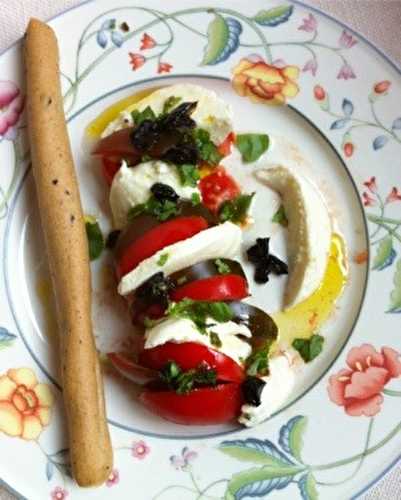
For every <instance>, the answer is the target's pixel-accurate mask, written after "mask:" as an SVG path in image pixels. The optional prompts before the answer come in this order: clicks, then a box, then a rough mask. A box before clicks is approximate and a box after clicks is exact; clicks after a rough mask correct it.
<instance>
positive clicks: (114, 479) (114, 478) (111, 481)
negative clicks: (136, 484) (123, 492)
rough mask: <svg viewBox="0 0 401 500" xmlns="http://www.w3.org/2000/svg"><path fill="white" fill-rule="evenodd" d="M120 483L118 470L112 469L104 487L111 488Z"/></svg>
mask: <svg viewBox="0 0 401 500" xmlns="http://www.w3.org/2000/svg"><path fill="white" fill-rule="evenodd" d="M119 481H120V473H119V472H118V469H113V470H112V472H111V474H110V476H109V478H108V479H107V481H106V486H107V487H108V488H111V487H112V486H114V485H116V484H118V483H119Z"/></svg>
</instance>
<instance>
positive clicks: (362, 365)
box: [327, 344, 401, 417]
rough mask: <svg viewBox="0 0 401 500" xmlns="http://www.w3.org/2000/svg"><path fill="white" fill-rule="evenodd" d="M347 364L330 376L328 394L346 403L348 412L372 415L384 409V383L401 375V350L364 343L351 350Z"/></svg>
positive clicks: (336, 400)
mask: <svg viewBox="0 0 401 500" xmlns="http://www.w3.org/2000/svg"><path fill="white" fill-rule="evenodd" d="M347 365H348V368H345V369H342V370H340V371H339V372H338V373H337V374H336V375H332V376H331V377H330V378H329V385H328V388H327V391H328V393H329V397H330V399H331V401H333V403H335V404H336V405H338V406H343V407H344V410H345V413H347V415H351V416H361V415H365V416H367V417H373V416H374V415H376V414H377V413H379V411H380V409H381V404H382V402H383V396H382V394H381V392H382V390H383V389H384V386H385V385H386V384H387V383H388V382H389V381H390V380H391V379H392V378H398V377H400V376H401V361H400V353H399V352H397V351H395V350H394V349H392V348H391V347H382V349H381V352H378V351H376V349H375V348H374V347H373V346H372V345H370V344H363V345H361V346H360V347H353V348H352V349H351V350H350V352H349V353H348V356H347Z"/></svg>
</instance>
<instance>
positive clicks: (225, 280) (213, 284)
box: [171, 274, 249, 302]
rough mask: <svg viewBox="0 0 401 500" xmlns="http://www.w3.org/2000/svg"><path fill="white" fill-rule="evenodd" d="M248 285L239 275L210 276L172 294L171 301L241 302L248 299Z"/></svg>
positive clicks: (184, 286)
mask: <svg viewBox="0 0 401 500" xmlns="http://www.w3.org/2000/svg"><path fill="white" fill-rule="evenodd" d="M248 295H249V294H248V283H247V281H246V279H244V278H243V277H242V276H238V275H237V274H226V275H218V276H210V277H209V278H204V279H201V280H196V281H192V282H191V283H188V284H186V285H183V286H180V287H179V288H177V289H176V290H173V291H172V292H171V299H172V300H173V301H174V302H179V301H180V300H182V299H185V298H186V299H193V300H241V299H244V298H245V297H247V296H248Z"/></svg>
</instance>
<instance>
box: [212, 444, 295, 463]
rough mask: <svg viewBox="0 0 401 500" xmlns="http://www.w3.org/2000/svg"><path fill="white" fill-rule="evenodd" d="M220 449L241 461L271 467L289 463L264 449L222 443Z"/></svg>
mask: <svg viewBox="0 0 401 500" xmlns="http://www.w3.org/2000/svg"><path fill="white" fill-rule="evenodd" d="M219 449H220V451H222V452H223V453H224V454H226V455H229V456H230V457H232V458H236V459H237V460H240V461H241V462H253V463H255V464H263V465H269V466H271V467H286V466H288V464H287V463H285V462H282V461H281V460H279V459H277V458H275V457H273V456H272V455H267V454H266V453H265V452H264V451H262V450H257V449H251V448H242V447H240V446H227V447H226V446H224V445H220V447H219Z"/></svg>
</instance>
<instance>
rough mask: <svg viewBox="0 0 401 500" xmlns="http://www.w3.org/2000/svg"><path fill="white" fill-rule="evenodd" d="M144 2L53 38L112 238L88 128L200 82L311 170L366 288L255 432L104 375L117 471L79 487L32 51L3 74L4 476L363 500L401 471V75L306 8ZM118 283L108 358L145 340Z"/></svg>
mask: <svg viewBox="0 0 401 500" xmlns="http://www.w3.org/2000/svg"><path fill="white" fill-rule="evenodd" d="M135 3H136V6H134V5H129V6H127V2H123V1H122V0H115V1H114V2H113V8H110V2H108V1H106V0H98V1H90V2H87V3H84V4H82V5H81V6H79V7H77V8H75V9H72V10H70V11H68V12H66V13H64V14H62V15H60V16H58V17H57V18H55V19H54V20H53V21H51V23H50V24H51V25H52V26H53V28H54V29H55V31H56V33H57V36H58V39H59V43H60V51H61V69H62V84H63V88H64V100H65V110H66V113H67V117H68V124H69V131H70V135H71V140H72V144H73V150H74V155H75V161H76V165H77V168H78V174H79V179H80V185H81V189H82V198H83V204H84V207H85V211H86V213H91V214H96V215H99V217H100V218H101V223H102V226H103V227H106V225H107V216H106V215H107V207H105V205H106V202H105V191H104V187H102V185H101V181H100V180H99V179H98V176H97V175H96V172H95V169H94V168H93V165H91V162H90V159H89V157H88V151H87V148H86V146H85V144H84V143H83V136H84V131H85V127H86V126H87V125H88V123H90V122H91V120H93V119H94V118H95V117H96V116H97V115H98V114H99V113H100V112H101V111H102V110H103V109H104V108H106V107H107V106H109V105H110V104H112V103H113V102H115V101H117V100H119V99H121V98H125V97H127V96H129V95H130V94H132V93H135V92H137V91H139V90H141V89H144V88H146V87H149V86H152V85H153V86H157V85H160V84H166V83H174V82H177V81H193V82H198V83H200V84H202V85H205V86H206V87H209V88H212V89H214V90H216V91H218V92H219V94H220V95H222V96H223V97H224V98H225V99H227V101H229V102H231V103H232V105H233V107H234V110H235V115H236V126H238V127H242V128H248V129H249V128H253V129H257V130H261V129H263V130H266V131H268V132H269V133H273V135H275V136H277V137H279V136H280V137H283V138H284V139H283V140H288V144H290V145H289V146H288V148H287V154H286V158H285V159H284V160H285V161H286V162H288V163H291V162H292V163H294V164H296V165H297V166H298V167H299V168H303V169H305V170H307V171H308V172H310V174H311V175H313V176H314V178H315V179H316V181H317V182H318V184H319V186H320V187H321V189H322V190H323V191H324V193H325V194H326V196H327V197H328V198H329V200H330V201H331V202H332V204H333V206H335V207H336V215H337V219H338V221H339V224H340V226H341V230H342V231H343V234H344V236H345V239H346V241H347V246H348V256H349V263H350V279H349V284H348V286H347V288H346V290H345V293H344V295H343V297H342V299H341V301H340V303H339V305H338V308H337V309H336V311H335V314H334V315H333V317H332V318H331V319H330V321H328V322H327V323H326V324H325V325H324V328H323V333H324V334H325V335H326V341H327V344H326V348H325V350H324V353H323V354H322V355H321V356H320V357H319V358H318V359H317V360H316V361H315V362H314V363H312V364H311V366H310V367H309V366H308V367H307V369H306V370H305V375H303V376H302V377H301V378H300V381H299V384H298V386H297V389H296V391H295V392H296V393H295V394H294V397H293V398H292V400H291V401H289V402H288V404H287V406H286V407H285V408H283V409H282V410H281V411H279V412H277V413H276V414H275V415H273V416H272V417H271V418H270V419H269V420H267V421H266V422H264V423H263V424H262V425H260V426H259V427H257V428H254V429H240V428H237V427H223V428H221V427H212V428H186V427H180V426H174V425H172V424H168V423H165V422H161V421H160V420H158V419H156V418H155V417H154V418H153V417H149V415H148V414H147V413H145V412H144V410H142V409H141V408H138V407H137V406H136V404H135V401H134V400H133V397H132V394H131V392H129V391H128V390H127V388H125V387H122V386H121V385H120V384H119V383H118V382H116V381H114V380H113V379H112V378H111V377H109V376H108V375H106V397H107V407H108V415H109V419H110V429H111V433H112V439H113V446H114V451H115V468H114V470H113V472H112V474H111V475H110V478H109V480H108V481H107V483H106V485H105V486H104V487H102V488H100V489H97V490H80V489H79V488H77V487H76V486H75V484H74V483H73V481H72V480H71V479H70V465H69V456H68V449H67V447H66V446H67V445H66V443H67V440H66V436H65V425H64V420H63V409H62V399H61V394H60V386H59V383H58V371H57V355H56V349H55V344H56V342H55V341H54V340H55V339H54V335H53V334H52V332H53V333H54V331H55V323H54V316H53V307H52V295H51V287H50V283H49V280H48V276H47V265H46V256H45V255H44V251H43V244H42V238H41V233H40V226H39V224H38V216H37V208H36V202H35V194H34V190H33V182H32V176H31V172H30V164H29V149H28V145H27V141H26V136H25V127H26V125H25V117H24V81H23V78H22V74H23V73H22V67H21V66H22V61H21V60H22V57H21V44H19V43H18V44H17V45H15V46H14V47H12V48H11V49H9V50H8V51H6V52H5V53H4V54H3V55H2V56H1V58H0V165H1V175H0V219H1V220H0V235H1V236H0V241H1V250H0V251H1V263H2V273H3V277H2V280H1V283H0V311H1V313H0V349H1V351H0V361H1V364H0V367H1V373H0V453H1V456H2V457H3V459H2V460H1V465H0V476H1V477H2V479H3V481H4V483H5V484H6V485H7V486H8V487H9V488H10V489H11V490H13V491H14V493H15V494H16V495H17V496H20V497H21V498H25V497H26V498H29V499H36V498H37V499H39V498H40V499H43V498H49V497H50V498H52V499H57V500H62V499H65V498H67V497H68V498H71V499H72V498H74V499H78V498H85V499H88V498H124V497H131V498H132V497H134V498H136V499H144V500H145V499H146V500H148V499H156V498H158V499H163V500H169V499H170V500H172V499H175V500H176V499H177V498H179V499H194V500H195V499H198V500H199V499H218V498H225V499H226V500H233V499H236V500H239V499H242V498H249V497H253V498H264V497H269V498H270V497H272V498H277V499H280V498H281V499H288V498H302V499H304V500H312V499H316V498H318V497H319V496H320V498H325V499H331V498H332V499H338V498H350V497H353V498H356V497H358V496H360V495H361V494H362V493H363V492H364V491H366V490H367V488H369V486H371V485H372V484H373V483H374V482H375V481H377V480H378V479H379V478H380V477H382V476H383V475H384V474H385V473H386V471H388V470H389V468H390V467H392V466H393V465H394V464H395V463H396V462H397V461H398V459H399V457H400V455H399V453H400V451H399V450H400V445H401V432H400V431H401V420H400V399H399V398H400V397H401V381H400V379H399V377H400V375H401V361H400V357H399V353H400V352H401V336H400V315H399V313H400V312H401V259H400V250H401V174H400V165H399V164H398V163H397V160H396V158H399V156H400V148H401V108H400V102H401V99H400V97H401V79H400V76H399V69H398V68H397V67H396V66H395V65H394V64H393V63H391V61H389V60H388V59H387V58H386V57H385V56H384V55H383V54H380V52H379V51H378V50H377V49H375V48H374V47H373V46H372V45H371V44H369V43H368V42H367V41H366V40H364V39H363V38H361V37H360V36H359V35H357V34H355V33H353V32H351V31H350V30H349V29H348V28H346V27H344V26H342V25H340V24H339V23H338V22H336V21H334V20H332V19H330V18H328V17H327V16H325V15H324V14H323V13H320V12H318V11H315V10H311V9H309V8H307V7H305V6H303V5H302V4H301V3H300V2H293V3H288V2H286V1H285V0H272V1H271V2H265V1H262V0H254V1H253V2H251V3H249V2H248V4H249V5H246V3H244V2H242V1H241V2H240V1H239V0H219V1H215V2H213V7H209V6H208V5H207V4H206V3H203V2H202V0H187V1H186V2H185V7H184V6H183V2H180V1H179V0H170V1H169V2H162V1H161V0H148V1H147V2H144V4H143V5H142V4H141V3H140V1H138V2H135ZM27 63H28V64H29V61H27ZM271 104H278V105H279V106H270V105H271ZM305 158H307V159H308V161H307V160H305ZM249 175H250V174H248V173H243V176H244V179H245V182H246V178H247V177H249ZM106 264H107V262H106ZM102 266H103V267H104V262H99V263H96V264H94V269H93V275H94V302H95V310H94V323H95V328H96V333H97V339H98V343H99V347H100V349H101V350H104V349H105V348H107V346H106V347H105V345H106V344H107V343H108V344H109V345H110V343H111V344H113V343H114V345H116V343H117V342H120V341H121V338H118V334H119V333H121V332H123V331H125V330H126V325H127V323H126V320H125V318H123V319H120V322H119V323H118V322H117V323H116V322H114V323H113V325H112V326H111V323H110V322H109V316H111V312H110V309H109V308H108V306H107V305H106V304H105V302H104V301H103V296H102V293H101V290H102V287H103V288H104V286H105V284H104V281H105V280H106V281H107V276H106V275H105V273H103V272H102V271H101V270H102V269H103V267H102ZM106 285H107V284H106ZM122 314H123V313H122ZM120 316H121V315H120ZM111 331H112V332H113V335H110V332H111ZM114 333H116V335H117V337H115V336H114Z"/></svg>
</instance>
